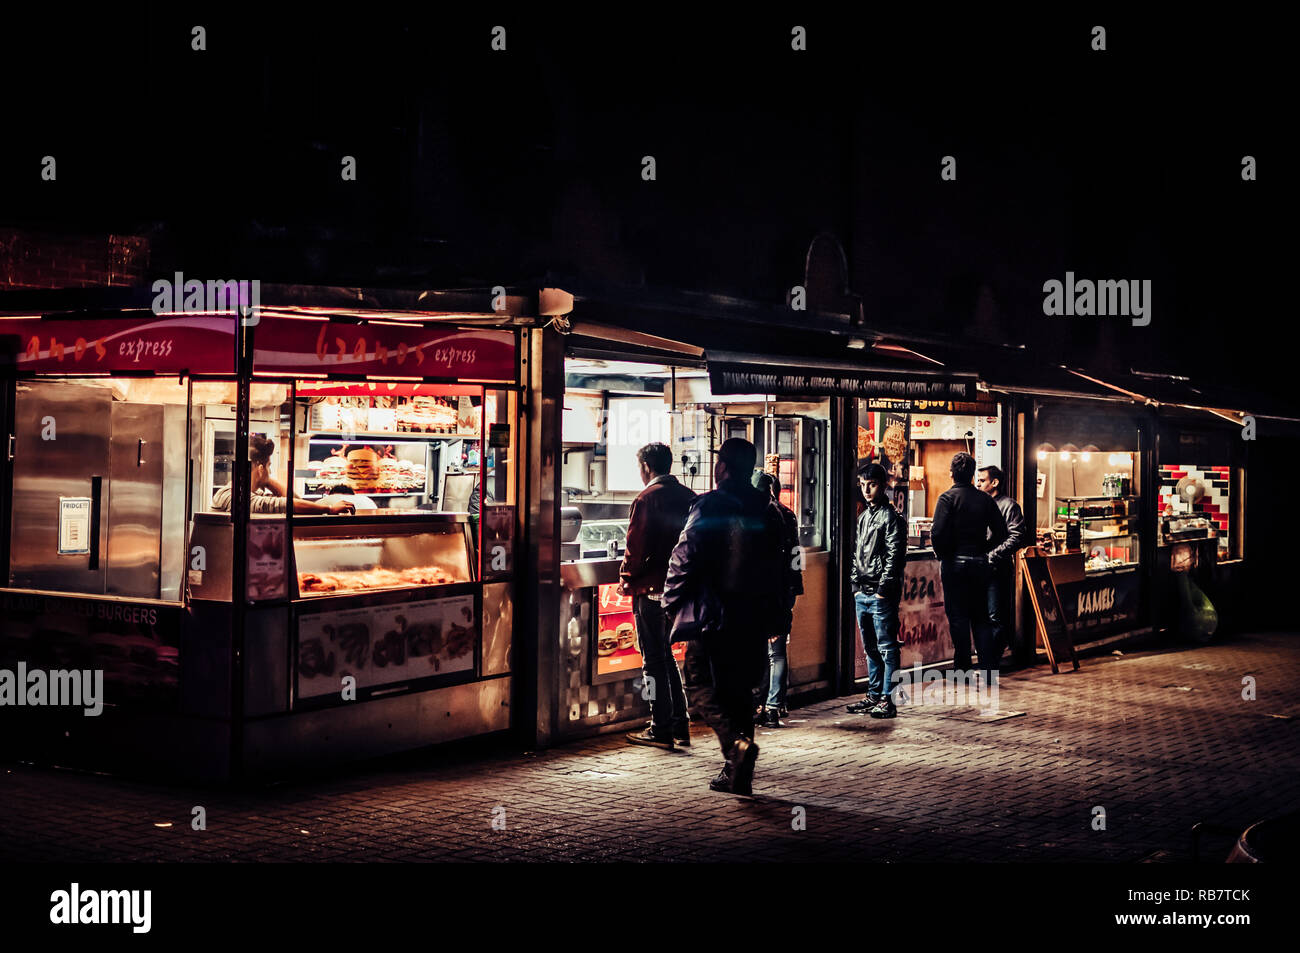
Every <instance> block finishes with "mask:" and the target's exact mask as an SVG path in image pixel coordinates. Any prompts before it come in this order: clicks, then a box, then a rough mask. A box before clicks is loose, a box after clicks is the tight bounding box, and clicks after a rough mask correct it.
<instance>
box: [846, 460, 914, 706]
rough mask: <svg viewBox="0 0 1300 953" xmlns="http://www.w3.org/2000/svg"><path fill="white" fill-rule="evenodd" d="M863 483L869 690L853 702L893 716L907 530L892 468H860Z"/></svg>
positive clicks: (857, 563)
mask: <svg viewBox="0 0 1300 953" xmlns="http://www.w3.org/2000/svg"><path fill="white" fill-rule="evenodd" d="M858 486H859V487H860V488H861V489H862V495H863V496H864V497H865V498H866V501H867V508H866V509H865V510H863V511H862V513H861V515H859V516H858V532H857V540H856V544H857V545H856V548H855V550H854V554H853V574H852V578H853V602H854V604H855V605H856V606H857V610H858V611H857V616H858V635H859V636H860V637H861V639H862V650H863V652H865V653H866V656H867V694H866V697H865V698H863V699H862V701H860V702H854V703H853V704H852V705H849V706H848V710H849V711H850V712H852V713H854V714H855V715H860V714H868V715H870V716H871V717H872V718H893V717H894V716H895V715H897V714H898V708H897V707H896V706H895V705H894V700H893V698H891V697H890V695H891V693H892V692H893V690H894V678H895V673H896V672H897V671H898V660H899V643H898V604H899V602H901V601H902V598H903V566H904V565H905V564H906V562H907V529H906V527H905V526H904V525H903V517H902V516H900V515H899V514H898V510H896V509H894V503H893V501H892V500H891V499H890V498H889V489H888V487H889V473H888V471H886V470H885V468H884V467H882V466H881V465H880V464H879V463H867V464H863V465H862V467H860V468H859V469H858Z"/></svg>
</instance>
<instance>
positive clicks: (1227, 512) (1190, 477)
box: [1156, 463, 1241, 560]
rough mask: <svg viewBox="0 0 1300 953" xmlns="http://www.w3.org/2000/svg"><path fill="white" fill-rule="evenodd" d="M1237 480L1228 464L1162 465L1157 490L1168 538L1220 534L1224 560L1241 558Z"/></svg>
mask: <svg viewBox="0 0 1300 953" xmlns="http://www.w3.org/2000/svg"><path fill="white" fill-rule="evenodd" d="M1236 479H1237V471H1236V470H1235V469H1234V468H1233V467H1230V466H1227V465H1224V464H1218V463H1168V464H1161V465H1160V469H1159V473H1158V475H1157V477H1156V493H1157V495H1158V496H1159V504H1158V505H1159V510H1160V516H1161V529H1162V533H1163V534H1164V539H1165V541H1167V542H1172V541H1174V540H1181V539H1194V538H1206V537H1217V538H1218V547H1217V551H1218V558H1219V559H1220V560H1226V559H1239V558H1241V534H1240V532H1239V527H1238V525H1237V523H1238V521H1237V520H1236V519H1235V517H1236V501H1237V494H1236Z"/></svg>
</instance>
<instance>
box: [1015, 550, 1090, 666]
mask: <svg viewBox="0 0 1300 953" xmlns="http://www.w3.org/2000/svg"><path fill="white" fill-rule="evenodd" d="M1031 553H1032V554H1033V555H1030V554H1031ZM1023 558H1024V561H1025V579H1026V581H1027V583H1028V585H1029V597H1030V599H1031V601H1032V602H1033V605H1034V615H1035V616H1036V617H1037V618H1038V639H1039V641H1040V642H1041V643H1042V645H1043V648H1044V649H1046V650H1047V661H1048V662H1050V663H1051V665H1052V674H1053V675H1055V674H1056V673H1057V671H1058V670H1059V665H1060V664H1061V663H1063V662H1065V661H1066V660H1067V659H1068V660H1069V661H1070V662H1072V663H1073V665H1074V667H1075V668H1076V669H1077V668H1078V667H1079V661H1078V659H1076V658H1075V657H1074V640H1073V639H1072V638H1071V637H1070V629H1069V626H1068V625H1067V624H1066V619H1065V611H1064V610H1063V609H1062V608H1061V601H1060V599H1059V597H1058V596H1057V592H1056V586H1055V584H1054V583H1053V582H1052V577H1051V574H1050V573H1049V572H1048V569H1047V559H1046V557H1044V556H1039V555H1037V549H1036V548H1034V547H1031V548H1030V549H1027V550H1025V552H1024V556H1023Z"/></svg>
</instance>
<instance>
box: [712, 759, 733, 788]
mask: <svg viewBox="0 0 1300 953" xmlns="http://www.w3.org/2000/svg"><path fill="white" fill-rule="evenodd" d="M709 790H710V791H724V792H726V793H727V794H730V793H731V763H730V762H725V763H724V764H723V765H722V770H721V771H719V772H718V776H717V777H716V778H714V779H713V780H712V781H710V782H709Z"/></svg>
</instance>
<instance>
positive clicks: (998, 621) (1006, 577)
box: [980, 565, 1016, 669]
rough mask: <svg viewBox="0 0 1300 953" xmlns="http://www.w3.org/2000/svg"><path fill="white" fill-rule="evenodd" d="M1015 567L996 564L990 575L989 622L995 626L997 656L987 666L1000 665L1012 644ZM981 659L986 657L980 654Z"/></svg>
mask: <svg viewBox="0 0 1300 953" xmlns="http://www.w3.org/2000/svg"><path fill="white" fill-rule="evenodd" d="M1014 581H1015V567H1014V566H1013V565H1006V566H996V567H994V568H993V571H992V573H991V574H990V576H989V623H990V624H991V625H992V626H993V643H992V645H993V652H994V653H995V657H993V658H990V659H989V663H990V664H988V665H986V666H985V668H989V669H993V668H997V667H999V666H1000V663H1001V658H1002V653H1003V652H1004V651H1006V650H1007V649H1008V648H1009V647H1010V645H1011V634H1012V633H1013V632H1014V631H1015V627H1014V626H1013V625H1012V619H1011V616H1012V614H1013V613H1014V612H1015V606H1016V600H1015V599H1014V597H1013V590H1014V588H1015V587H1014V586H1013V585H1012V583H1013V582H1014ZM980 661H981V662H983V661H984V657H983V656H980Z"/></svg>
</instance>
